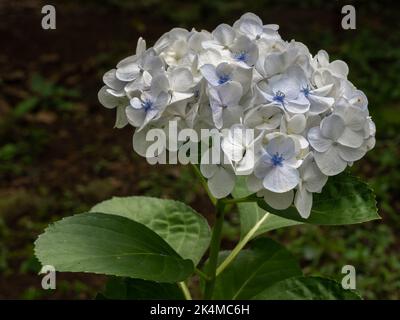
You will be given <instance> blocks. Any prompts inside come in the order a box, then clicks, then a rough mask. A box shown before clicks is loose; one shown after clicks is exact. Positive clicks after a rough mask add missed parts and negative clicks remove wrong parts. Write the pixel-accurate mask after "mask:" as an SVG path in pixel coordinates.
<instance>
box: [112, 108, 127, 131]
mask: <svg viewBox="0 0 400 320" xmlns="http://www.w3.org/2000/svg"><path fill="white" fill-rule="evenodd" d="M125 109H126V106H119V107H117V117H116V119H115V125H114V126H115V128H118V129H121V128H123V127H125V126H126V125H127V124H128V118H127V116H126V113H125Z"/></svg>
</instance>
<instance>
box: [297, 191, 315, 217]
mask: <svg viewBox="0 0 400 320" xmlns="http://www.w3.org/2000/svg"><path fill="white" fill-rule="evenodd" d="M312 201H313V196H312V193H311V192H308V191H307V190H306V189H305V188H301V187H300V188H298V189H297V191H296V197H295V198H294V205H295V206H296V208H297V211H299V213H300V216H301V217H302V218H304V219H307V218H308V217H309V216H310V213H311V208H312Z"/></svg>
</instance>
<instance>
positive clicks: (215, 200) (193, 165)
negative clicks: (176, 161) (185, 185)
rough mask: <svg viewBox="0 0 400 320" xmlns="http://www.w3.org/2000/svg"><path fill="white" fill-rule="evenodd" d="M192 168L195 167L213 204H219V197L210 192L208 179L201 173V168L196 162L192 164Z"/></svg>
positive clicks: (195, 171) (194, 169)
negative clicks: (216, 197)
mask: <svg viewBox="0 0 400 320" xmlns="http://www.w3.org/2000/svg"><path fill="white" fill-rule="evenodd" d="M192 168H193V171H194V173H195V174H196V176H197V178H199V180H200V182H201V184H202V186H203V188H204V189H205V190H206V192H207V195H208V197H209V198H210V200H211V202H212V204H213V205H214V206H215V205H216V204H217V199H215V197H214V196H213V195H212V193H211V192H210V189H208V185H207V181H206V179H204V177H203V175H202V174H201V172H200V169H199V168H198V167H197V166H196V165H195V164H192Z"/></svg>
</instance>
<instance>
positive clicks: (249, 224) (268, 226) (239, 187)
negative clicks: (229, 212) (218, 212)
mask: <svg viewBox="0 0 400 320" xmlns="http://www.w3.org/2000/svg"><path fill="white" fill-rule="evenodd" d="M237 181H238V182H237V184H236V186H235V190H234V192H233V196H234V197H235V198H244V197H247V196H248V195H250V194H251V192H249V191H248V190H247V186H246V180H245V178H244V177H240V178H239V179H237ZM237 206H238V209H239V217H240V237H241V238H243V237H244V236H245V235H246V234H247V233H248V232H249V231H250V230H251V228H253V227H254V225H255V224H256V223H257V222H258V221H259V220H260V219H261V218H262V217H263V216H264V215H265V214H266V213H267V211H265V210H263V209H261V208H260V207H259V206H258V204H257V202H243V203H238V205H237ZM296 224H301V222H298V221H294V220H289V219H285V218H282V217H279V216H277V215H274V214H272V213H269V215H268V217H267V218H266V219H265V221H264V222H263V223H262V224H261V226H260V227H259V228H258V230H257V232H256V233H255V234H254V235H253V238H255V237H256V236H258V235H260V234H263V233H264V232H267V231H270V230H275V229H279V228H283V227H288V226H292V225H296Z"/></svg>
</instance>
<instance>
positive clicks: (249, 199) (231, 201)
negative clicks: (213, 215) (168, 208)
mask: <svg viewBox="0 0 400 320" xmlns="http://www.w3.org/2000/svg"><path fill="white" fill-rule="evenodd" d="M221 201H222V202H223V203H225V204H235V203H241V202H255V201H256V200H255V199H254V194H251V195H248V196H247V197H243V198H232V199H226V198H225V199H222V200H221Z"/></svg>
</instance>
